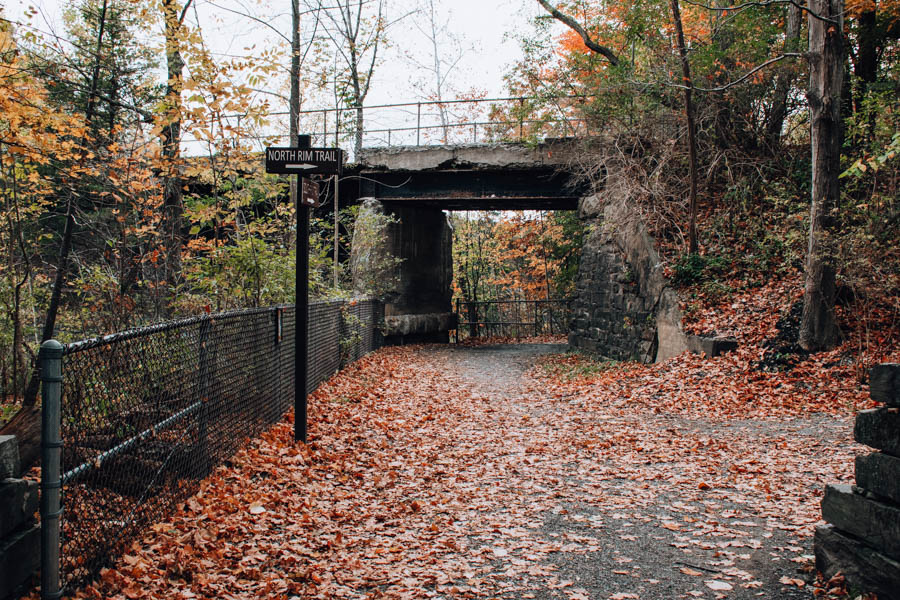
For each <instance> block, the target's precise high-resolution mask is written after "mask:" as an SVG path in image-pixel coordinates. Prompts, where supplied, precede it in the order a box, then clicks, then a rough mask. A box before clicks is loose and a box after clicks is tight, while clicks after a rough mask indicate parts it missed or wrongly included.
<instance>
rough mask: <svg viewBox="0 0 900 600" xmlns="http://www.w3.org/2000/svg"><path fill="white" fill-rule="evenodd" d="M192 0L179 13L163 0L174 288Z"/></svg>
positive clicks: (167, 199)
mask: <svg viewBox="0 0 900 600" xmlns="http://www.w3.org/2000/svg"><path fill="white" fill-rule="evenodd" d="M188 6H190V0H189V1H188V2H187V4H186V5H185V7H184V9H181V12H180V14H179V6H178V0H163V18H164V20H165V39H166V75H167V77H168V81H167V83H166V114H165V116H164V117H163V118H164V119H165V120H166V122H165V123H164V125H163V128H162V130H161V131H160V142H161V145H162V157H163V163H164V164H163V181H164V183H163V228H164V232H163V235H164V243H165V245H166V248H165V253H166V254H165V260H164V266H165V276H164V277H165V280H166V283H167V284H168V286H169V289H172V286H173V285H174V284H175V282H176V281H177V279H178V277H179V275H180V273H181V250H182V246H183V245H184V239H183V233H182V222H183V218H184V200H183V194H182V185H183V183H182V180H181V166H180V165H179V154H180V148H181V91H182V88H183V71H184V58H183V57H182V55H181V39H180V37H181V34H182V31H181V25H182V22H183V20H184V14H185V11H186V10H187V8H188Z"/></svg>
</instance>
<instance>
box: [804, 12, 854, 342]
mask: <svg viewBox="0 0 900 600" xmlns="http://www.w3.org/2000/svg"><path fill="white" fill-rule="evenodd" d="M842 5H843V3H842V2H841V0H809V10H810V12H812V13H815V14H816V15H819V16H821V17H824V18H825V19H828V21H824V20H822V19H818V18H815V17H813V16H810V17H809V91H808V92H807V99H808V101H809V117H810V119H809V120H810V144H811V151H812V198H811V205H810V218H809V248H808V251H807V256H806V282H805V286H804V294H803V315H802V317H801V320H800V339H799V340H798V341H799V344H800V346H801V347H802V348H803V349H805V350H807V351H810V352H813V351H818V350H823V349H826V348H829V347H831V346H833V345H834V344H835V343H836V342H837V340H838V335H839V332H838V328H837V323H836V320H835V316H834V291H835V288H834V276H835V269H834V260H833V256H832V254H833V249H832V248H831V247H830V244H829V240H828V235H827V233H828V220H829V213H830V212H831V211H832V210H833V209H834V208H835V207H836V206H837V205H838V201H839V200H840V186H839V185H838V175H840V172H841V169H840V167H841V165H840V158H841V100H840V98H841V84H842V81H843V77H844V47H843V22H842V21H843V17H842V14H843V6H842Z"/></svg>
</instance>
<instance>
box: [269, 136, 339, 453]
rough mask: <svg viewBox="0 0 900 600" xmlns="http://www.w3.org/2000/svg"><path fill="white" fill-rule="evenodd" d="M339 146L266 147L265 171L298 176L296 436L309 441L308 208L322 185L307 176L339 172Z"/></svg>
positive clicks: (300, 142) (301, 139)
mask: <svg viewBox="0 0 900 600" xmlns="http://www.w3.org/2000/svg"><path fill="white" fill-rule="evenodd" d="M343 163H344V157H343V151H342V150H341V149H340V148H310V136H308V135H301V136H298V137H297V147H275V146H272V147H269V148H266V173H277V174H280V175H296V176H297V177H298V178H299V179H300V181H298V187H299V188H300V191H301V193H300V194H298V195H297V206H296V209H297V256H296V270H297V283H296V289H295V293H296V303H295V306H296V309H295V315H294V325H295V333H294V439H295V440H300V441H302V442H303V443H304V444H305V443H306V409H307V402H306V393H307V385H308V384H307V382H308V380H309V373H308V371H307V357H308V356H309V348H308V344H309V336H308V332H309V209H310V207H313V208H315V207H316V206H318V205H319V185H318V184H317V183H316V182H314V181H310V180H309V179H307V178H306V175H313V174H320V175H339V174H340V172H341V168H342V167H343Z"/></svg>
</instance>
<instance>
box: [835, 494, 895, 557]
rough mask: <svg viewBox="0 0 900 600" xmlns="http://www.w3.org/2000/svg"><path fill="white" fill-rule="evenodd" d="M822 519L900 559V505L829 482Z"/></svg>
mask: <svg viewBox="0 0 900 600" xmlns="http://www.w3.org/2000/svg"><path fill="white" fill-rule="evenodd" d="M822 518H823V519H825V520H826V521H828V522H829V523H831V524H832V525H834V526H835V528H837V529H839V530H840V531H842V532H844V533H849V534H850V535H852V536H855V537H857V538H859V539H861V540H865V543H866V544H867V545H868V546H870V547H872V548H875V549H876V550H878V551H880V552H882V553H884V554H885V555H887V556H889V557H890V558H892V559H894V560H900V507H897V506H894V505H892V504H887V503H884V502H879V501H877V500H873V499H871V498H866V497H865V496H863V495H861V494H857V493H854V492H853V490H852V488H851V487H850V486H849V485H829V486H827V487H826V488H825V497H824V498H822Z"/></svg>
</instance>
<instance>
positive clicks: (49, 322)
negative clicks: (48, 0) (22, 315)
mask: <svg viewBox="0 0 900 600" xmlns="http://www.w3.org/2000/svg"><path fill="white" fill-rule="evenodd" d="M106 11H107V2H106V0H104V2H103V8H102V10H101V12H100V22H99V23H98V29H97V45H96V48H95V51H94V57H95V61H94V65H93V72H92V74H91V89H90V95H89V96H88V103H87V108H86V109H85V115H84V120H85V123H88V124H90V123H91V121H92V120H93V119H94V110H95V108H96V104H97V89H98V85H99V81H100V62H101V60H102V56H103V34H104V32H105V29H106ZM89 141H90V140H88V139H87V137H82V139H81V156H80V158H79V163H80V164H82V165H83V164H84V161H85V160H86V155H87V151H86V150H87V145H88V143H89ZM75 185H76V184H75V183H70V184H69V190H68V193H67V198H66V223H65V227H64V229H63V236H62V244H61V245H60V248H59V259H58V260H57V263H56V277H55V278H54V280H53V291H52V292H51V294H50V304H49V306H48V307H47V318H46V320H45V321H44V329H43V331H42V333H41V343H43V342H46V341H47V340H49V339H51V338H52V337H53V332H54V331H55V329H56V316H57V314H58V312H59V305H60V302H61V301H62V288H63V285H65V282H66V274H67V272H68V266H69V252H70V251H71V249H72V236H73V234H74V231H75V197H74V196H75V193H76V192H75V190H74V186H75ZM40 383H41V381H40V373H39V372H38V365H37V363H35V365H34V369H32V373H31V379H30V380H29V381H28V387H27V388H25V394H24V395H23V398H22V410H20V411H19V412H18V413H17V414H16V416H15V417H13V418H12V420H11V421H10V422H9V423H7V424H6V425H5V426H4V427H3V428H2V429H0V434H3V435H15V436H16V438H17V439H18V442H19V457H20V459H21V465H22V471H23V472H24V471H27V470H28V469H29V468H31V465H32V464H34V463H35V462H36V461H37V460H38V458H39V457H40V446H41V411H40V409H39V408H35V407H34V405H35V404H36V403H37V395H38V390H39V389H40Z"/></svg>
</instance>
